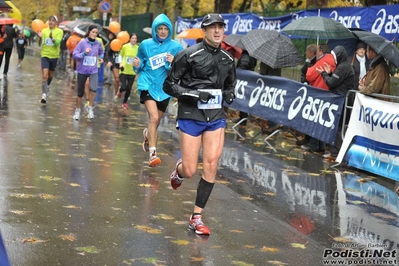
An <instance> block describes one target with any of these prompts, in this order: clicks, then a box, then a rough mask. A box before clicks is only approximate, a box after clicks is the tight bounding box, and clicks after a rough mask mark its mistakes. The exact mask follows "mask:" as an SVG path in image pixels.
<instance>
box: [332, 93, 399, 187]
mask: <svg viewBox="0 0 399 266" xmlns="http://www.w3.org/2000/svg"><path fill="white" fill-rule="evenodd" d="M349 93H356V98H355V102H354V104H353V107H351V106H348V104H345V110H347V109H349V108H350V109H352V112H351V116H350V120H349V124H348V128H347V129H346V132H345V136H344V141H343V144H342V146H341V149H340V151H339V154H338V156H337V158H336V162H338V163H339V164H340V163H342V162H346V163H347V164H348V165H349V166H352V167H355V168H358V169H362V170H365V171H368V172H371V173H374V174H377V175H380V176H384V177H387V178H390V179H393V180H396V181H399V139H398V137H397V136H398V133H399V103H398V102H394V101H395V100H396V101H398V99H399V98H398V97H397V96H387V95H382V94H373V96H376V97H378V98H388V99H392V101H391V102H389V101H385V100H381V99H377V98H374V97H370V96H366V95H363V94H361V93H359V92H355V91H350V92H349ZM345 114H346V112H344V115H345ZM339 164H338V165H339Z"/></svg>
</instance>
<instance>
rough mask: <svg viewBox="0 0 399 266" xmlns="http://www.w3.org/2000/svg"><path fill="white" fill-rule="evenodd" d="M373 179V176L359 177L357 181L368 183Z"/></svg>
mask: <svg viewBox="0 0 399 266" xmlns="http://www.w3.org/2000/svg"><path fill="white" fill-rule="evenodd" d="M371 180H372V179H371V178H367V177H365V178H359V179H358V180H357V181H358V182H360V183H366V182H369V181H371Z"/></svg>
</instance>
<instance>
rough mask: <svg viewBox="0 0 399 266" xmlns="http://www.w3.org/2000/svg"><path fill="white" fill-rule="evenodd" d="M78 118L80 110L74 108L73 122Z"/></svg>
mask: <svg viewBox="0 0 399 266" xmlns="http://www.w3.org/2000/svg"><path fill="white" fill-rule="evenodd" d="M79 118H80V109H78V108H76V109H75V114H74V115H73V119H74V120H79Z"/></svg>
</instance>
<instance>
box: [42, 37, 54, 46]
mask: <svg viewBox="0 0 399 266" xmlns="http://www.w3.org/2000/svg"><path fill="white" fill-rule="evenodd" d="M44 43H45V44H46V45H47V46H54V43H53V41H52V40H51V39H50V38H46V40H45V41H44Z"/></svg>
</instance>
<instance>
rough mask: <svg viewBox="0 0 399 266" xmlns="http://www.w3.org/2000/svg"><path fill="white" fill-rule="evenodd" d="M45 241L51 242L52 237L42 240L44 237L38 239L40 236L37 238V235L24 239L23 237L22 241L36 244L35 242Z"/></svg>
mask: <svg viewBox="0 0 399 266" xmlns="http://www.w3.org/2000/svg"><path fill="white" fill-rule="evenodd" d="M43 242H50V239H47V240H42V239H38V238H35V237H29V238H24V239H22V243H24V244H25V243H32V244H35V243H43Z"/></svg>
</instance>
